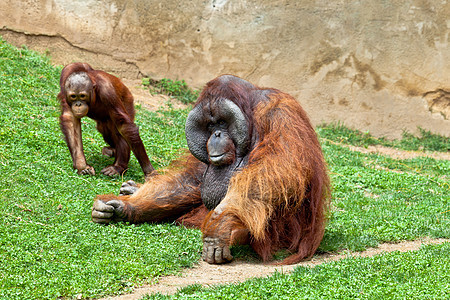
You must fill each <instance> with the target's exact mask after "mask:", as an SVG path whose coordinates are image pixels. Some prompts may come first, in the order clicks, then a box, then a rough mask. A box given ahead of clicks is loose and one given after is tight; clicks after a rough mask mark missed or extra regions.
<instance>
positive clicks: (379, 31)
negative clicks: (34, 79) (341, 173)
mask: <svg viewBox="0 0 450 300" xmlns="http://www.w3.org/2000/svg"><path fill="white" fill-rule="evenodd" d="M449 33H450V2H449V1H446V0H430V1H421V0H402V1H397V0H394V1H344V0H335V1H323V0H319V1H309V0H308V1H295V0H276V1H272V0H270V1H269V0H262V1H261V0H260V1H256V0H243V1H234V0H192V1H170V0H168V1H154V0H136V1H126V0H104V1H100V0H84V1H68V0H19V1H16V0H2V1H1V2H0V35H2V36H3V38H4V39H6V40H7V41H9V42H11V43H13V44H15V45H18V46H20V45H23V44H25V45H28V46H29V47H30V48H32V49H36V50H38V51H41V52H43V53H47V54H48V55H50V56H51V58H52V60H53V62H54V63H57V64H66V63H69V62H72V61H85V62H88V63H90V64H92V65H93V66H94V68H100V69H104V70H106V71H109V72H112V73H115V74H116V75H118V76H121V77H126V78H130V79H133V78H139V77H140V76H143V75H145V76H151V77H153V78H156V79H158V78H163V77H167V78H171V79H185V80H186V81H187V82H188V84H190V85H192V86H195V87H201V86H203V85H204V84H205V83H206V82H207V81H208V80H210V79H212V78H214V77H216V76H218V75H220V74H223V73H232V74H235V75H238V76H241V77H243V78H245V79H248V80H250V81H251V82H253V83H255V84H257V85H261V86H269V87H275V88H278V89H281V90H283V91H286V92H288V93H291V94H292V95H293V96H295V97H297V99H299V101H300V102H301V104H302V105H303V107H304V108H305V109H306V110H307V112H308V113H309V115H310V117H311V119H312V121H313V122H314V123H315V124H319V123H322V122H327V123H328V122H332V121H340V122H342V123H344V124H345V125H347V126H349V127H352V128H357V129H360V130H363V131H370V132H371V133H372V134H374V135H376V136H386V137H388V138H398V137H400V136H401V133H402V131H403V130H407V131H409V132H412V133H415V132H417V126H420V127H422V128H424V129H427V130H431V131H433V132H435V133H439V134H443V135H447V136H448V135H450V80H449V79H450V46H449Z"/></svg>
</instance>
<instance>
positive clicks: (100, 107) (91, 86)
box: [58, 63, 154, 176]
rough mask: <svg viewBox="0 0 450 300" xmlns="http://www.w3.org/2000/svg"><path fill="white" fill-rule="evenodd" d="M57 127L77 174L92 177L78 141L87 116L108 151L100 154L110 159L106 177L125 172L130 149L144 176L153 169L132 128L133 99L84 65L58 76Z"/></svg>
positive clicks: (108, 78)
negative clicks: (59, 108) (58, 107)
mask: <svg viewBox="0 0 450 300" xmlns="http://www.w3.org/2000/svg"><path fill="white" fill-rule="evenodd" d="M60 87H61V91H60V93H59V94H58V98H59V99H60V100H61V116H60V125H61V130H62V132H63V134H64V138H65V140H66V142H67V146H68V147H69V151H70V154H71V156H72V161H73V167H74V168H75V169H77V170H78V173H79V174H88V175H95V170H94V168H93V167H91V166H90V165H88V164H87V163H86V158H85V156H84V151H83V142H82V140H81V118H83V117H84V116H88V117H89V118H91V119H94V120H95V121H96V122H97V130H98V131H99V132H100V133H101V134H102V135H103V138H104V140H105V142H106V143H108V144H109V145H110V147H104V148H103V150H102V153H103V154H104V155H107V156H110V157H112V156H114V157H115V160H114V163H113V164H112V165H111V166H108V167H106V168H104V169H103V170H102V173H103V174H105V175H108V176H114V175H118V174H122V173H123V172H124V171H126V169H127V168H128V162H129V160H130V147H131V150H133V153H134V155H135V156H136V158H137V159H138V161H139V164H140V165H141V168H142V171H144V174H145V175H146V176H147V175H150V173H152V172H153V170H154V169H153V166H152V165H151V163H150V160H149V159H148V156H147V153H146V152H145V148H144V144H143V143H142V140H141V138H140V136H139V130H138V127H137V126H136V125H135V124H134V115H135V111H134V105H133V95H131V93H130V91H129V90H128V88H127V87H126V86H125V85H124V84H123V83H122V81H120V79H118V78H117V77H115V76H113V75H111V74H108V73H106V72H103V71H100V70H94V69H92V67H91V66H90V65H88V64H86V63H72V64H69V65H67V66H66V67H65V68H64V69H63V70H62V72H61V78H60Z"/></svg>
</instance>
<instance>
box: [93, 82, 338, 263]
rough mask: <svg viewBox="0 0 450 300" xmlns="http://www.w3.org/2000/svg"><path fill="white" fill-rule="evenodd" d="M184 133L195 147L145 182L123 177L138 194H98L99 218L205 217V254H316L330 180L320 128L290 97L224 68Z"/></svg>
mask: <svg viewBox="0 0 450 300" xmlns="http://www.w3.org/2000/svg"><path fill="white" fill-rule="evenodd" d="M186 138H187V144H188V147H189V150H190V152H191V154H192V155H189V156H188V157H187V159H186V162H185V163H184V167H182V168H181V169H180V166H178V167H174V168H173V169H172V171H169V173H168V174H165V175H159V176H155V177H153V178H151V179H150V180H149V181H148V182H146V183H145V184H144V185H143V186H142V187H140V188H139V189H138V188H137V186H136V185H135V184H134V183H125V184H124V185H123V186H122V189H121V191H122V192H125V191H127V190H132V191H135V190H136V189H137V191H136V192H135V193H134V194H132V195H122V196H114V195H101V196H98V197H97V199H96V200H95V202H94V205H93V210H92V219H93V221H94V222H98V223H109V222H111V221H117V220H123V221H128V222H131V223H142V222H171V221H176V222H177V223H181V224H184V225H187V226H199V227H201V231H202V233H203V259H204V260H205V261H207V262H208V263H215V264H220V263H225V262H228V261H230V260H231V259H232V256H231V253H230V246H231V245H234V244H238V243H249V244H250V245H251V246H252V247H253V249H254V250H255V251H256V252H257V253H258V254H259V255H260V256H261V257H262V258H263V260H268V259H269V258H271V256H272V254H273V253H274V252H275V251H276V250H278V249H281V248H285V249H288V250H289V251H291V253H293V254H292V255H291V256H289V257H287V258H286V259H285V260H284V261H283V262H282V263H284V264H291V263H296V262H298V261H300V260H303V259H305V258H309V257H311V256H312V255H313V254H314V252H315V251H316V249H317V247H318V246H319V244H320V242H321V240H322V237H323V233H324V223H325V220H324V219H325V216H324V213H325V208H326V204H327V202H328V201H327V200H328V198H329V185H330V183H329V178H328V175H327V170H326V165H325V162H324V158H323V154H322V151H321V147H320V145H319V142H318V139H317V136H316V133H315V131H314V129H313V127H312V126H311V124H310V121H309V119H308V117H307V115H306V113H305V112H304V110H303V109H302V108H301V106H300V105H299V104H298V102H297V101H296V100H295V99H294V98H293V97H291V96H289V95H288V94H285V93H283V92H281V91H279V90H276V89H262V88H258V87H256V86H254V85H252V84H251V83H249V82H247V81H245V80H243V79H240V78H237V77H235V76H231V75H224V76H220V77H218V78H216V79H214V80H212V81H210V82H209V83H207V85H206V87H205V88H204V90H203V91H202V93H201V94H200V97H199V99H198V101H197V103H196V104H195V107H194V108H193V110H192V111H191V112H190V113H189V116H188V118H187V121H186Z"/></svg>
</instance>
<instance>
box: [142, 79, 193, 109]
mask: <svg viewBox="0 0 450 300" xmlns="http://www.w3.org/2000/svg"><path fill="white" fill-rule="evenodd" d="M142 85H144V86H147V87H148V88H149V90H150V93H152V94H165V95H168V96H171V97H174V98H177V99H178V100H180V101H181V102H183V103H185V104H188V103H192V102H194V101H195V100H197V97H198V95H199V91H198V90H193V89H191V88H190V87H189V86H188V85H187V83H186V82H185V81H184V80H181V81H178V80H172V79H167V78H163V79H161V80H155V79H151V78H143V79H142Z"/></svg>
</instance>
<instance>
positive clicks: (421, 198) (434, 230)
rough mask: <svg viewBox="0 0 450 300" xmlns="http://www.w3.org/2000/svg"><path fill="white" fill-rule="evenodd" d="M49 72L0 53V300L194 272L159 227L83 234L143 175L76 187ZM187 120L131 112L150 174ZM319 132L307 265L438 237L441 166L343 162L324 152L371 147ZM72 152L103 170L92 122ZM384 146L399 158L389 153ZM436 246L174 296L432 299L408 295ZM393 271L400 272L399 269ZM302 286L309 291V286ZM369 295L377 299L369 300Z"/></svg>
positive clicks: (187, 244)
mask: <svg viewBox="0 0 450 300" xmlns="http://www.w3.org/2000/svg"><path fill="white" fill-rule="evenodd" d="M60 70H61V68H60V67H53V66H51V64H50V63H49V61H48V59H46V58H45V57H42V56H40V55H38V54H36V53H34V52H32V51H28V50H27V49H16V48H14V47H12V46H10V45H8V44H7V43H5V42H3V41H2V40H0V182H1V183H2V185H1V188H0V219H1V220H0V274H1V275H2V276H1V278H0V283H1V284H0V298H7V299H56V298H59V297H61V298H76V297H78V296H79V295H81V297H82V298H91V297H100V296H102V295H114V294H118V293H124V292H129V291H131V289H132V287H133V286H135V285H139V284H142V283H145V282H151V281H152V280H154V279H156V278H157V277H159V276H164V275H167V274H173V273H176V272H177V271H179V270H180V269H181V268H183V267H187V266H191V265H192V264H194V263H195V262H197V261H198V260H199V259H200V251H201V234H200V232H199V231H198V230H189V229H185V228H182V227H178V226H174V225H172V224H163V225H150V224H146V225H141V226H134V225H128V224H115V225H110V226H100V225H98V224H93V223H92V222H91V220H90V211H91V207H92V202H93V199H94V198H95V196H96V195H97V194H105V193H117V192H118V188H119V186H120V184H121V182H122V181H125V180H128V179H133V180H136V181H141V182H142V181H143V174H142V171H141V169H140V167H139V164H138V163H137V161H136V159H135V158H134V156H133V155H132V159H131V161H130V166H129V171H128V172H127V173H126V174H125V175H124V177H123V178H115V179H111V178H109V177H106V176H103V175H97V176H91V177H87V176H80V175H77V173H76V172H75V171H74V170H73V169H72V163H71V158H70V155H69V151H68V149H67V146H66V145H65V142H64V140H63V138H62V134H61V131H60V129H59V124H58V117H59V113H60V112H59V103H58V101H57V99H56V95H57V93H58V90H59V88H58V82H59V74H60ZM187 113H188V110H187V109H186V110H174V109H169V110H160V111H158V112H155V113H151V112H147V111H145V110H143V109H140V108H138V109H137V118H136V123H137V124H138V126H139V127H140V133H141V137H142V139H143V141H144V144H145V146H146V148H147V151H148V154H149V156H150V160H151V161H152V163H153V164H154V166H155V167H156V168H162V167H165V166H167V165H168V164H169V162H170V161H171V160H173V159H174V158H175V157H176V156H177V155H178V154H179V153H180V152H181V150H180V149H183V148H185V147H186V142H185V138H184V121H185V118H186V116H187ZM319 133H320V135H321V137H322V145H323V149H324V152H325V155H326V159H327V161H328V163H329V168H330V174H331V177H332V181H333V201H332V206H331V210H330V212H329V222H328V225H327V228H326V232H325V238H324V240H323V242H322V245H321V246H320V248H319V252H324V251H337V250H342V249H350V250H363V249H365V248H367V247H371V246H376V245H377V244H379V243H381V242H385V241H389V242H396V241H402V240H414V239H418V238H421V237H426V236H428V237H443V238H450V192H449V190H450V188H449V177H448V174H450V162H449V161H444V160H435V159H431V158H416V159H409V160H394V159H391V158H389V157H385V156H382V155H376V154H362V153H357V152H352V151H350V150H348V149H347V148H346V147H344V146H341V145H339V144H336V141H339V142H342V143H352V144H356V145H367V144H368V143H369V142H366V141H364V139H369V141H370V143H372V142H373V143H382V142H383V141H381V142H380V141H379V139H375V138H369V137H368V136H366V135H362V137H361V134H359V133H355V132H353V131H350V132H347V131H346V129H344V128H343V127H337V128H334V129H333V127H331V126H330V128H325V127H322V128H320V129H319ZM353 136H356V137H353ZM361 139H362V140H363V141H361ZM407 139H409V140H408V141H405V142H403V143H404V144H406V145H413V144H417V145H419V146H418V148H417V149H419V148H420V147H421V145H428V144H438V145H439V146H436V147H435V148H433V149H439V150H440V151H446V150H445V149H448V139H445V138H442V137H437V136H433V135H430V136H424V137H421V138H420V140H417V138H415V139H414V138H410V137H407ZM83 142H84V148H85V153H86V157H87V160H88V163H90V164H91V165H92V166H93V167H94V168H95V169H96V170H97V171H99V170H100V169H101V168H102V167H104V166H105V165H107V164H109V163H111V162H112V160H111V159H110V158H106V157H104V156H102V155H101V148H102V147H103V146H105V144H104V142H103V139H102V137H101V136H100V134H99V133H98V132H96V130H95V124H94V122H93V121H92V120H89V119H84V120H83ZM383 143H384V142H383ZM391 146H395V147H403V146H402V144H401V143H400V142H395V143H394V142H393V144H392V145H391ZM433 147H434V146H433ZM446 147H447V148H446ZM423 148H425V147H423ZM98 173H99V172H98ZM448 247H449V246H448V245H443V246H433V247H428V248H426V249H424V250H421V251H419V252H414V253H407V254H389V255H386V256H382V257H380V258H374V259H349V260H345V261H343V262H338V263H332V264H327V265H326V266H320V267H316V268H311V269H309V268H308V269H307V268H302V269H299V271H297V272H296V273H295V274H294V275H292V276H289V275H281V274H278V275H276V276H274V277H271V278H269V279H261V280H253V281H249V282H248V283H244V284H243V285H236V286H234V285H232V286H226V287H222V288H219V289H217V290H215V289H212V290H202V289H200V288H199V287H198V286H193V287H189V288H187V289H185V290H184V292H185V293H186V295H187V294H188V293H193V294H190V296H191V297H192V298H196V297H197V296H198V297H206V296H204V295H209V294H208V293H211V295H215V296H214V297H217V298H220V297H223V298H232V296H233V295H244V296H242V297H247V298H256V297H260V296H258V295H259V294H258V293H260V292H259V291H266V292H267V293H268V295H271V297H272V298H274V299H276V298H287V299H289V297H290V295H305V296H304V297H311V298H328V297H327V296H326V295H327V293H333V291H335V290H336V291H339V293H337V294H336V295H342V296H339V297H340V298H349V297H350V296H348V295H350V294H349V293H352V291H353V289H356V287H360V288H361V289H362V291H363V294H361V296H360V298H374V297H377V296H380V297H381V296H384V295H387V294H382V293H384V292H386V293H387V292H389V291H390V292H392V291H393V292H396V293H401V294H400V298H409V295H410V294H411V293H413V292H414V293H416V294H417V295H424V293H428V295H429V298H442V297H441V296H442V292H441V291H442V290H445V289H442V287H443V286H442V285H443V284H444V283H442V282H438V283H436V284H435V286H436V288H435V289H432V286H431V285H432V283H427V284H424V285H423V288H420V284H419V283H421V282H426V281H427V280H429V282H437V280H438V279H440V278H444V279H447V283H448V282H449V280H448V276H449V274H450V271H449V270H450V268H448V264H449V262H448V261H449V258H448V255H444V254H445V253H448V250H449V249H448ZM442 253H444V254H442ZM233 254H234V255H235V256H237V257H238V258H239V259H255V257H254V255H251V253H250V254H249V251H248V249H246V248H239V247H237V248H235V249H233ZM433 259H435V260H436V264H434V263H433ZM383 264H386V265H387V266H390V268H391V270H396V269H399V268H400V267H401V266H404V267H405V268H406V267H407V266H414V265H415V264H419V266H421V267H422V268H424V269H423V270H428V271H429V272H425V271H423V272H418V273H417V274H416V275H415V276H416V277H414V282H416V283H414V284H411V293H409V292H408V291H407V289H406V287H408V285H407V284H405V283H402V282H401V281H399V280H400V279H401V274H403V273H398V274H400V275H395V278H397V279H398V280H397V281H394V283H392V284H391V285H389V281H388V280H387V279H386V276H388V275H389V274H390V273H389V272H388V271H386V273H383V271H382V270H381V269H382V265H383ZM427 264H429V267H427V268H425V267H424V266H426V265H427ZM398 266H400V267H398ZM441 266H442V267H441ZM407 270H409V271H408V272H412V270H413V267H411V269H405V272H406V271H407ZM420 270H422V269H420ZM400 271H401V268H400V269H399V272H400ZM402 272H403V271H402ZM391 273H392V272H391ZM352 274H354V275H352ZM383 274H384V275H383ZM396 274H397V273H396ZM405 274H409V273H405ZM408 276H409V275H408ZM439 276H440V277H439ZM303 277H305V278H306V279H308V278H310V281H311V284H309V283H308V282H309V281H308V280H306V279H305V280H304V279H302V278H303ZM353 280H354V282H353ZM358 280H359V281H358ZM364 280H367V283H365V281H364ZM340 282H341V283H340ZM276 283H278V287H277V284H276ZM447 285H448V284H447ZM377 286H381V287H383V289H382V290H381V291H380V292H379V293H378V294H377ZM286 287H289V288H286ZM283 289H285V291H283ZM242 290H244V292H243V291H242ZM341 290H342V292H341ZM447 290H448V288H447ZM270 291H273V292H270ZM288 291H289V293H288ZM358 291H359V290H358ZM186 295H178V296H177V297H187V296H186ZM320 295H324V296H320ZM351 295H358V294H356V292H355V294H351ZM155 297H160V296H155ZM339 297H337V298H339ZM387 297H389V296H387Z"/></svg>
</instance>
